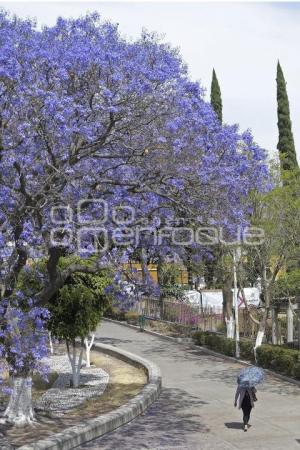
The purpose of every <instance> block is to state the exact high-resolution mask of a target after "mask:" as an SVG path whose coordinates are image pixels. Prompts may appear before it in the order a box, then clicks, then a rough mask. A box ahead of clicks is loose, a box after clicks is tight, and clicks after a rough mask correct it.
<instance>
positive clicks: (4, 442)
mask: <svg viewBox="0 0 300 450" xmlns="http://www.w3.org/2000/svg"><path fill="white" fill-rule="evenodd" d="M91 362H92V363H94V364H95V365H96V366H97V367H101V368H102V369H103V370H105V371H106V372H107V373H108V374H109V376H110V378H109V383H108V385H107V387H106V389H105V391H104V393H103V394H102V395H101V396H99V397H96V398H94V399H91V400H88V401H86V402H85V403H84V404H82V405H81V406H80V407H78V408H74V409H72V410H70V411H68V412H67V413H66V414H65V415H63V416H62V417H59V418H52V417H50V416H49V414H47V413H37V414H36V419H37V422H36V423H35V424H34V425H32V426H28V427H26V428H16V427H12V426H8V425H0V449H4V448H5V450H11V449H15V448H18V447H20V446H22V445H25V444H29V443H32V442H35V441H37V440H39V439H43V438H46V437H47V436H49V435H51V434H54V433H58V432H60V431H63V430H64V429H66V428H68V427H72V426H74V425H76V424H77V423H78V424H79V423H82V422H83V421H84V420H87V419H91V418H94V417H97V416H99V415H101V414H105V413H107V412H109V411H112V410H114V409H116V408H118V407H119V406H121V405H123V404H124V403H126V402H127V401H128V400H130V399H131V398H133V397H134V396H135V395H137V394H138V393H139V392H140V391H141V389H142V388H143V387H144V386H145V384H146V383H147V377H146V374H145V372H144V371H143V370H142V369H139V368H136V367H134V366H132V365H130V364H127V363H125V362H123V361H120V360H118V359H116V358H113V357H111V356H108V355H105V354H103V353H100V352H96V351H93V352H91ZM56 376H57V375H56V374H53V376H52V380H51V381H52V382H53V381H54V380H55V377H56ZM43 392H45V385H44V384H43V383H41V382H40V384H39V385H38V386H37V387H35V389H34V392H33V395H34V397H38V396H40V395H42V393H43ZM2 402H3V399H2Z"/></svg>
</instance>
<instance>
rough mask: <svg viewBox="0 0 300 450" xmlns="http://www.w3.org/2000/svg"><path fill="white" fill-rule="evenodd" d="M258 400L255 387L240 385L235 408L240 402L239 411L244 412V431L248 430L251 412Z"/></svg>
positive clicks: (237, 390)
mask: <svg viewBox="0 0 300 450" xmlns="http://www.w3.org/2000/svg"><path fill="white" fill-rule="evenodd" d="M256 400H257V398H256V389H255V387H251V388H250V387H249V388H245V387H243V386H240V385H238V387H237V389H236V393H235V399H234V406H235V407H236V406H237V402H239V409H242V410H243V423H244V431H247V430H248V424H249V420H250V414H251V410H252V408H253V407H254V402H255V401H256Z"/></svg>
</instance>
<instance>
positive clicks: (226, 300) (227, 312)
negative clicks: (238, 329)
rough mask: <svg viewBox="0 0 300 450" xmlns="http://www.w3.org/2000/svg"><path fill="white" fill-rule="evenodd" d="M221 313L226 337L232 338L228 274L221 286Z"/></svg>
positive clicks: (230, 284)
mask: <svg viewBox="0 0 300 450" xmlns="http://www.w3.org/2000/svg"><path fill="white" fill-rule="evenodd" d="M222 293H223V311H224V319H225V324H226V330H227V337H228V338H231V339H233V338H234V318H233V297H232V274H231V273H230V274H228V275H227V277H226V279H225V281H224V284H223V289H222Z"/></svg>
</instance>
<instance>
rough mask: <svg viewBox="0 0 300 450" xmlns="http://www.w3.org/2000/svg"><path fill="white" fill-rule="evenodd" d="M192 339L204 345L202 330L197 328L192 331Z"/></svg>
mask: <svg viewBox="0 0 300 450" xmlns="http://www.w3.org/2000/svg"><path fill="white" fill-rule="evenodd" d="M193 339H194V341H195V344H196V345H205V333H204V331H201V330H198V331H195V333H193Z"/></svg>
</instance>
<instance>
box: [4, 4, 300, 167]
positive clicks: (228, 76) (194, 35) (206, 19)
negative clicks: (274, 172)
mask: <svg viewBox="0 0 300 450" xmlns="http://www.w3.org/2000/svg"><path fill="white" fill-rule="evenodd" d="M0 7H2V8H5V9H7V10H8V11H10V12H12V13H15V14H17V15H18V16H20V17H33V18H36V19H37V21H38V24H39V25H43V24H45V25H53V24H54V23H55V21H56V19H57V17H58V16H63V17H78V16H80V15H83V14H85V13H86V12H88V11H98V12H99V13H100V14H101V15H102V17H103V19H108V20H111V21H112V22H117V23H119V29H120V32H121V33H122V34H123V35H124V36H126V37H128V38H133V39H134V38H136V37H137V36H139V34H140V33H141V30H142V29H143V28H146V29H147V30H149V31H156V32H158V33H159V34H160V35H163V36H164V40H165V41H166V42H169V43H170V44H172V45H173V46H175V47H178V48H179V49H180V53H181V55H182V58H183V60H184V61H185V62H186V63H187V65H188V67H189V72H190V76H191V78H192V79H193V80H199V81H200V83H201V85H202V86H204V87H206V88H207V93H206V98H207V100H209V94H210V83H211V74H212V69H213V68H215V70H216V73H217V77H218V80H219V84H220V87H221V91H222V100H223V118H224V122H227V123H230V124H232V123H238V124H239V125H240V128H241V130H245V129H248V128H250V129H251V130H252V132H253V135H254V138H255V140H256V142H258V143H259V145H260V146H262V147H264V148H266V149H267V150H268V151H269V152H270V155H272V154H274V153H275V152H276V145H277V140H278V131H277V111H276V65H277V60H278V59H279V60H280V63H281V66H282V68H283V71H284V75H285V79H286V81H287V90H288V95H289V100H290V109H291V119H292V123H293V132H294V137H295V143H296V149H297V154H298V161H299V163H300V57H299V54H300V3H229V2H228V3H227V2H222V3H217V2H203V3H195V2H193V3H189V2H174V3H173V2H168V3H163V2H155V3H150V2H124V1H123V2H121V3H119V2H113V1H110V2H72V1H69V2H66V3H64V2H55V3H47V2H43V3H42V2H39V3H35V2H32V3H31V2H22V3H18V2H12V1H10V2H8V1H6V2H5V1H4V2H2V1H1V0H0Z"/></svg>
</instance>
